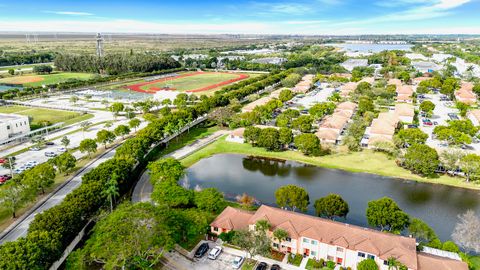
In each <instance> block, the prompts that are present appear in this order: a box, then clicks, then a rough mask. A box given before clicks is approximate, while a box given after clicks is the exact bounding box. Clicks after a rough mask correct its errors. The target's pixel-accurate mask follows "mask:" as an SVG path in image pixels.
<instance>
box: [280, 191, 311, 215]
mask: <svg viewBox="0 0 480 270" xmlns="http://www.w3.org/2000/svg"><path fill="white" fill-rule="evenodd" d="M275 199H276V202H277V205H278V206H280V207H282V208H283V207H288V208H290V209H292V211H295V210H297V209H298V210H300V211H302V212H305V211H307V207H308V205H309V204H310V198H309V196H308V193H307V191H306V190H305V189H304V188H302V187H299V186H296V185H286V186H282V187H280V188H278V189H277V190H276V191H275Z"/></svg>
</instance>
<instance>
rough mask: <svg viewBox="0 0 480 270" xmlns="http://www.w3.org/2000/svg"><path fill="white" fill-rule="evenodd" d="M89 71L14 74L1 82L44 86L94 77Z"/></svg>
mask: <svg viewBox="0 0 480 270" xmlns="http://www.w3.org/2000/svg"><path fill="white" fill-rule="evenodd" d="M93 76H94V75H93V74H89V73H75V72H54V73H51V74H45V75H25V76H13V77H8V78H3V79H0V84H15V85H23V86H27V87H34V86H42V85H47V84H54V83H59V82H64V81H67V80H69V79H79V80H87V79H90V78H91V77H93Z"/></svg>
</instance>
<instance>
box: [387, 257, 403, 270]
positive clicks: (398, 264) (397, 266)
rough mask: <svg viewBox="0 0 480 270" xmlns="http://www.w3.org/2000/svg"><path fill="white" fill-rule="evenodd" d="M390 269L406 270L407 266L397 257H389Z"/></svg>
mask: <svg viewBox="0 0 480 270" xmlns="http://www.w3.org/2000/svg"><path fill="white" fill-rule="evenodd" d="M387 265H388V270H406V269H407V268H406V267H405V265H403V264H402V263H401V262H399V261H398V260H397V258H395V257H390V258H388V259H387Z"/></svg>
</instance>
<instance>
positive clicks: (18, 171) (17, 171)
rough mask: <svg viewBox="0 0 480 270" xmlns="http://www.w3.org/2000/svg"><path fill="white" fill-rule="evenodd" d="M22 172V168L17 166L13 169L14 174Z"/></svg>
mask: <svg viewBox="0 0 480 270" xmlns="http://www.w3.org/2000/svg"><path fill="white" fill-rule="evenodd" d="M22 172H23V170H22V169H19V168H17V169H15V170H13V173H14V174H21V173H22Z"/></svg>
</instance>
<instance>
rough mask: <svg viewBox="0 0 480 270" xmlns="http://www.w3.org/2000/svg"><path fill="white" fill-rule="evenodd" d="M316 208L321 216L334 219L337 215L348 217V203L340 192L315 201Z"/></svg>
mask: <svg viewBox="0 0 480 270" xmlns="http://www.w3.org/2000/svg"><path fill="white" fill-rule="evenodd" d="M314 206H315V210H316V213H317V215H318V216H319V217H326V218H329V219H332V220H333V219H334V218H335V217H343V218H347V214H348V211H349V208H348V203H347V202H346V201H345V200H343V198H342V197H341V196H340V195H338V194H328V195H327V196H325V197H323V198H320V199H318V200H316V201H315V204H314Z"/></svg>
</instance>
